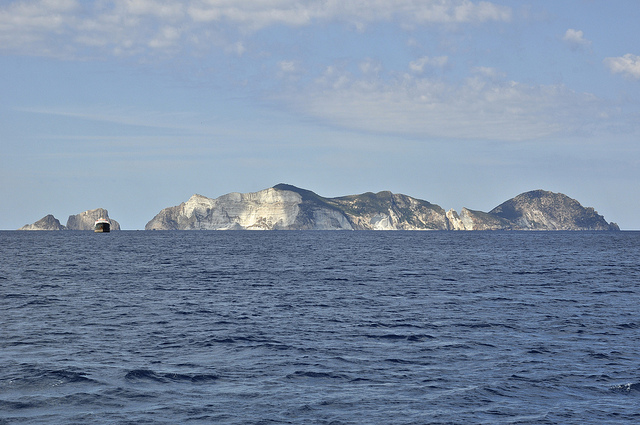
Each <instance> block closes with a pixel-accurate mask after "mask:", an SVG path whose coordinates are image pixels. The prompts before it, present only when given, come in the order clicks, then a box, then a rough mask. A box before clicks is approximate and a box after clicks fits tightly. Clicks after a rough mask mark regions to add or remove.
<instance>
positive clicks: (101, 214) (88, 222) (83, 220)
mask: <svg viewBox="0 0 640 425" xmlns="http://www.w3.org/2000/svg"><path fill="white" fill-rule="evenodd" d="M99 218H106V219H107V220H109V223H111V230H112V231H113V230H120V224H119V223H118V222H117V221H115V220H112V219H110V218H109V212H108V211H107V210H105V209H104V208H96V209H95V210H88V211H85V212H83V213H80V214H76V215H70V216H69V219H68V220H67V230H93V228H94V226H95V223H96V220H97V219H99Z"/></svg>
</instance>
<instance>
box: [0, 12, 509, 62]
mask: <svg viewBox="0 0 640 425" xmlns="http://www.w3.org/2000/svg"><path fill="white" fill-rule="evenodd" d="M510 19H511V9H510V8H509V7H506V6H501V5H497V4H494V3H491V2H488V1H480V2H475V1H471V0H375V1H370V0H353V1H342V0H327V1H323V2H318V1H313V0H303V1H300V0H234V1H219V0H188V1H184V2H175V1H168V0H101V1H82V2H81V1H78V0H36V1H26V0H14V1H9V2H4V3H3V5H2V6H0V49H3V50H13V51H19V52H20V53H21V54H30V55H49V56H58V57H75V56H83V55H87V54H88V53H87V49H89V50H91V49H98V50H99V52H100V53H102V54H104V53H107V54H112V55H140V54H145V53H150V52H154V51H157V50H159V49H164V50H167V51H169V52H171V51H173V50H175V49H176V47H177V46H182V47H186V46H189V45H191V46H201V45H203V44H206V45H218V46H220V45H222V44H225V45H224V46H222V47H223V48H225V49H227V50H231V51H238V46H242V45H241V44H240V45H238V44H237V43H238V40H237V39H236V40H232V41H225V40H231V39H232V37H231V36H232V35H233V34H236V35H237V34H245V35H246V34H251V33H253V32H255V31H258V30H260V29H262V28H266V27H271V26H276V25H282V26H294V27H300V26H308V25H312V24H315V23H326V22H343V23H347V24H350V25H354V26H355V27H356V28H363V27H364V26H366V25H368V24H371V23H376V22H386V21H394V20H395V21H397V22H398V23H402V24H403V25H414V26H419V25H431V24H451V23H454V24H466V23H483V22H491V21H509V20H510ZM234 47H235V49H234ZM243 49H244V47H242V48H241V49H240V53H241V52H243V51H244V50H243ZM93 54H95V55H97V54H98V52H95V51H94V52H93Z"/></svg>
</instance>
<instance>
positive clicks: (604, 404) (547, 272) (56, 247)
mask: <svg viewBox="0 0 640 425" xmlns="http://www.w3.org/2000/svg"><path fill="white" fill-rule="evenodd" d="M639 307H640V233H639V232H314V231H307V232H240V231H235V232H233V231H229V232H207V231H200V232H197V231H196V232H144V231H122V232H112V233H110V234H94V233H92V232H73V231H68V232H17V231H8V232H0V424H97V423H108V424H190V423H193V424H635V423H640V312H639Z"/></svg>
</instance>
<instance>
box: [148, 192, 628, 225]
mask: <svg viewBox="0 0 640 425" xmlns="http://www.w3.org/2000/svg"><path fill="white" fill-rule="evenodd" d="M145 229H146V230H244V229H247V230H620V229H619V228H618V226H617V225H616V224H615V223H607V222H606V221H605V220H604V217H602V216H601V215H598V213H597V212H595V211H594V209H593V208H585V207H583V206H582V205H580V203H579V202H578V201H576V200H574V199H571V198H569V197H568V196H566V195H563V194H560V193H552V192H545V191H542V190H536V191H531V192H526V193H523V194H521V195H518V196H516V197H515V198H513V199H510V200H508V201H507V202H504V203H503V204H501V205H499V206H498V207H496V208H494V209H493V210H491V211H490V212H488V213H486V212H482V211H474V210H470V209H467V208H462V210H461V212H460V214H458V213H457V212H456V211H454V210H449V211H448V212H445V211H444V210H443V209H442V208H441V207H439V206H438V205H435V204H431V203H429V202H427V201H423V200H420V199H415V198H412V197H410V196H407V195H402V194H394V193H391V192H379V193H371V192H367V193H363V194H361V195H350V196H343V197H338V198H323V197H321V196H319V195H317V194H315V193H313V192H311V191H309V190H305V189H300V188H297V187H295V186H291V185H286V184H279V185H276V186H274V187H272V188H269V189H265V190H262V191H260V192H255V193H244V194H243V193H230V194H228V195H224V196H221V197H219V198H216V199H210V198H207V197H205V196H202V195H193V196H192V197H191V198H190V199H189V200H188V201H187V202H183V203H182V204H180V205H177V206H175V207H169V208H165V209H163V210H162V211H160V213H158V214H157V215H156V216H155V217H154V218H153V219H152V220H151V221H149V223H147V225H146V226H145Z"/></svg>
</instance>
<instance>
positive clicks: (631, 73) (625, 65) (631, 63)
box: [604, 53, 640, 79]
mask: <svg viewBox="0 0 640 425" xmlns="http://www.w3.org/2000/svg"><path fill="white" fill-rule="evenodd" d="M604 64H605V65H606V66H607V67H608V68H609V69H610V70H611V72H613V73H614V74H623V75H625V76H628V77H633V78H637V79H640V56H636V55H632V54H631V53H628V54H626V55H624V56H622V57H615V58H606V59H605V60H604Z"/></svg>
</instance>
